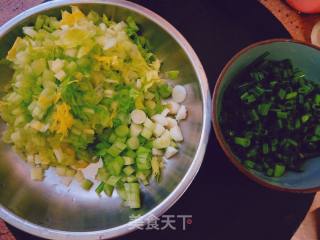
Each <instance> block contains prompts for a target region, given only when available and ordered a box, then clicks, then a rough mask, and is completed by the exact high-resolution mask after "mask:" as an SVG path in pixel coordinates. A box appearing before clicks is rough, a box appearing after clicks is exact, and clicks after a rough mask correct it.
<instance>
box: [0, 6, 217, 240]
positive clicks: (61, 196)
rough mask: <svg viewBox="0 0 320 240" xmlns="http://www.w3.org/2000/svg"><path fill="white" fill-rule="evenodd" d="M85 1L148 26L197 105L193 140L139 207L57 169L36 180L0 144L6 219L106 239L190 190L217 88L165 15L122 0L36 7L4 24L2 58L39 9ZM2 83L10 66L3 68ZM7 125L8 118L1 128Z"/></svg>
mask: <svg viewBox="0 0 320 240" xmlns="http://www.w3.org/2000/svg"><path fill="white" fill-rule="evenodd" d="M70 5H77V6H79V7H80V9H81V10H83V11H84V12H88V11H89V10H95V11H97V12H99V13H106V14H107V15H108V16H112V17H113V18H114V19H115V20H117V21H119V20H123V19H125V18H126V17H127V16H129V15H131V16H133V17H134V18H135V19H136V20H137V22H138V23H139V24H140V25H141V26H142V27H143V32H144V33H145V35H146V36H147V37H148V38H149V39H150V41H151V43H152V45H153V46H154V49H155V52H156V54H157V55H158V56H159V58H160V59H161V60H163V63H164V65H163V70H164V71H166V70H168V69H179V70H180V72H181V77H179V80H178V81H179V82H180V83H181V84H185V85H186V87H187V91H188V97H187V100H186V102H185V104H186V105H187V106H188V109H189V117H188V120H187V121H185V122H183V123H182V124H181V125H182V131H183V134H184V137H185V141H184V143H183V145H182V147H181V151H180V153H179V154H178V155H177V156H176V157H175V158H174V159H171V160H169V161H167V162H166V163H165V169H164V171H163V178H162V181H161V182H160V183H159V184H158V183H151V184H150V186H147V187H144V188H143V190H142V191H143V193H142V196H143V204H142V208H141V209H139V210H130V209H129V208H126V207H123V206H122V205H121V201H120V199H119V198H118V196H117V195H116V194H114V195H113V197H112V198H107V197H101V198H99V197H98V196H97V195H96V193H95V192H94V191H91V192H90V193H87V192H85V191H84V190H82V189H81V188H80V187H79V186H78V185H77V184H76V183H72V184H71V186H70V187H66V186H64V185H63V184H61V183H60V180H59V178H58V177H56V176H55V174H53V172H51V171H49V172H48V173H47V174H46V175H47V176H46V178H45V181H44V182H34V181H32V180H30V177H29V169H28V166H27V165H26V164H25V163H24V162H23V161H21V159H19V157H18V156H17V155H16V154H15V152H14V151H13V150H12V148H11V146H8V145H5V144H4V143H1V144H0V156H1V160H0V204H1V205H0V217H1V218H2V219H4V220H5V221H7V222H8V223H10V224H12V225H13V226H15V227H17V228H19V229H21V230H24V231H26V232H29V233H31V234H34V235H37V236H41V237H44V238H49V239H75V240H81V239H83V240H89V239H104V238H111V237H115V236H118V235H122V234H125V233H128V232H130V231H132V226H133V224H134V223H132V222H131V223H129V221H130V216H132V215H135V216H137V215H138V216H140V215H141V217H139V218H138V219H136V220H134V221H139V222H141V221H144V222H146V221H147V219H149V217H150V216H159V215H161V214H163V213H164V212H165V211H166V210H168V209H169V207H170V206H172V204H174V203H175V202H176V201H177V200H178V199H179V197H180V196H181V195H182V194H183V193H184V191H185V190H186V189H187V188H188V186H189V185H190V183H191V182H192V180H193V178H194V177H195V175H196V173H197V172H198V170H199V168H200V165H201V162H202V159H203V156H204V153H205V149H206V145H207V141H208V135H209V132H210V111H211V110H210V109H211V108H210V94H209V89H208V84H207V79H206V75H205V72H204V70H203V67H202V65H201V63H200V61H199V59H198V57H197V56H196V54H195V52H194V51H193V49H192V48H191V46H190V45H189V44H188V42H187V41H186V40H185V39H184V38H183V36H182V35H181V34H180V33H179V32H178V31H177V30H176V29H175V28H174V27H173V26H171V25H170V24H169V23H168V22H167V21H166V20H164V19H163V18H161V17H160V16H158V15H157V14H155V13H153V12H151V11H150V10H148V9H145V8H143V7H141V6H138V5H136V4H134V3H131V2H126V1H120V0H107V1H103V0H66V1H59V0H58V1H53V2H49V3H45V4H42V5H39V6H37V7H34V8H32V9H30V10H27V11H25V12H24V13H22V14H20V15H18V16H17V17H15V18H13V19H12V20H10V21H9V22H7V23H6V24H4V25H3V26H2V27H1V28H0V57H4V56H5V55H6V53H7V51H8V49H9V48H10V47H11V46H12V44H13V41H14V39H15V38H16V37H17V36H18V35H20V34H21V27H22V26H25V25H27V24H29V23H32V22H33V21H34V20H35V18H36V16H37V15H38V14H40V13H41V14H47V15H51V16H59V15H60V11H61V9H69V7H70ZM0 72H1V81H0V83H1V82H2V83H3V82H4V81H8V80H9V79H10V72H9V71H6V69H0ZM4 128H5V124H4V123H3V122H1V129H2V130H3V129H4Z"/></svg>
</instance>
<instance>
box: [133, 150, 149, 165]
mask: <svg viewBox="0 0 320 240" xmlns="http://www.w3.org/2000/svg"><path fill="white" fill-rule="evenodd" d="M150 152H151V150H150V149H147V148H145V147H139V148H138V150H137V157H136V164H137V168H138V169H141V170H145V169H150V168H151V163H150V160H151V159H150V158H151V157H150Z"/></svg>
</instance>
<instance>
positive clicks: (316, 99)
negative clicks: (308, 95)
mask: <svg viewBox="0 0 320 240" xmlns="http://www.w3.org/2000/svg"><path fill="white" fill-rule="evenodd" d="M314 102H315V104H316V105H320V94H316V96H315V97H314Z"/></svg>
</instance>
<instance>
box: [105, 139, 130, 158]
mask: <svg viewBox="0 0 320 240" xmlns="http://www.w3.org/2000/svg"><path fill="white" fill-rule="evenodd" d="M126 147H127V145H125V144H124V143H122V142H118V141H116V142H115V143H114V144H112V146H111V147H110V148H109V149H108V151H107V152H108V153H109V154H110V155H111V156H113V157H117V156H119V154H120V153H121V152H122V151H123V150H125V149H126Z"/></svg>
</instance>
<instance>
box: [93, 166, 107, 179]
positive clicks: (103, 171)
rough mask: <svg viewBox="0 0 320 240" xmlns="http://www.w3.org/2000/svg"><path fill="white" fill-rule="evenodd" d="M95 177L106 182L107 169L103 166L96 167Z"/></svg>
mask: <svg viewBox="0 0 320 240" xmlns="http://www.w3.org/2000/svg"><path fill="white" fill-rule="evenodd" d="M96 178H97V180H100V181H104V182H106V181H107V180H108V178H109V173H108V172H107V170H106V169H105V168H104V167H101V168H99V169H98V172H97V177H96Z"/></svg>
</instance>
